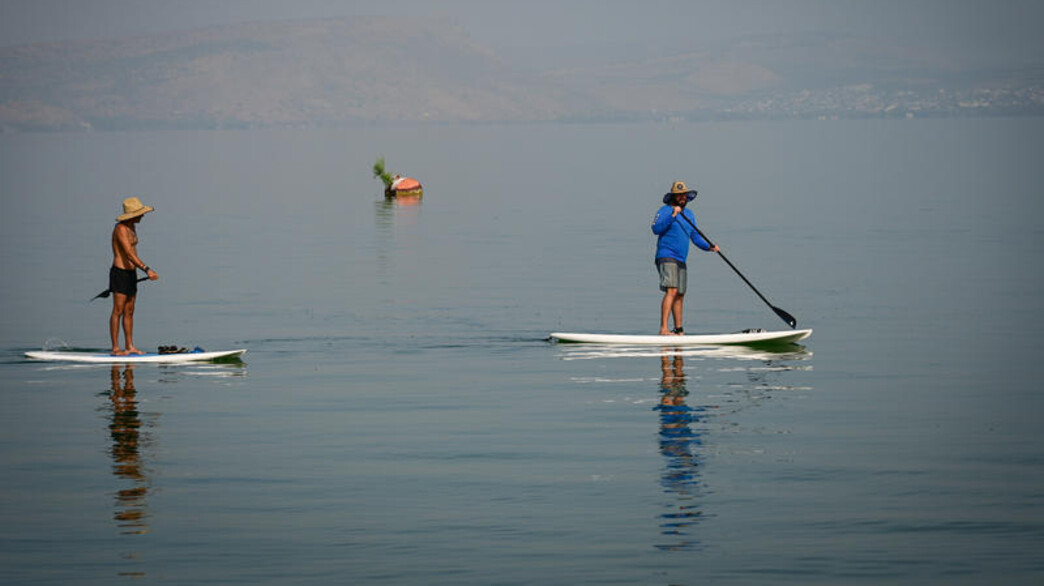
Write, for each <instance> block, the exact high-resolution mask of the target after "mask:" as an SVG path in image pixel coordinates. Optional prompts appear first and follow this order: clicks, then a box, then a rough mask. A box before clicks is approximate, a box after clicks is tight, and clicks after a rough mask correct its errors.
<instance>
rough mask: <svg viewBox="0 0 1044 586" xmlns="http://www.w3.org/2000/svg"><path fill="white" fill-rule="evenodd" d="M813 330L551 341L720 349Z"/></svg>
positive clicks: (780, 340)
mask: <svg viewBox="0 0 1044 586" xmlns="http://www.w3.org/2000/svg"><path fill="white" fill-rule="evenodd" d="M811 335H812V330H784V331H778V332H766V331H746V332H736V333H732V334H691V335H689V334H685V335H681V336H641V335H637V336H633V335H627V334H577V333H568V332H554V333H552V334H551V339H552V340H556V341H558V342H572V343H584V344H630V345H655V346H705V345H711V346H717V345H726V344H785V343H792V342H797V341H799V340H804V339H805V338H807V337H809V336H811Z"/></svg>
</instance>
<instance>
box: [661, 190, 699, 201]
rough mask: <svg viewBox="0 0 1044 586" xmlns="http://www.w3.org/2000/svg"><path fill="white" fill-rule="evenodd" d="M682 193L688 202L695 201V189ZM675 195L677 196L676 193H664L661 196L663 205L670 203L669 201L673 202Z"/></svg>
mask: <svg viewBox="0 0 1044 586" xmlns="http://www.w3.org/2000/svg"><path fill="white" fill-rule="evenodd" d="M682 193H684V194H685V197H686V198H688V200H689V201H692V200H694V199H696V190H695V189H693V190H690V191H683V192H682ZM676 195H678V194H677V193H673V192H672V193H665V194H664V195H663V203H665V204H669V203H671V200H673V199H674V196H676Z"/></svg>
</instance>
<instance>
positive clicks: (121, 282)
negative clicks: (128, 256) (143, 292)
mask: <svg viewBox="0 0 1044 586" xmlns="http://www.w3.org/2000/svg"><path fill="white" fill-rule="evenodd" d="M109 291H112V292H113V293H122V294H124V295H126V296H127V297H134V296H135V295H137V294H138V271H136V270H134V269H118V268H116V267H112V268H111V269H109Z"/></svg>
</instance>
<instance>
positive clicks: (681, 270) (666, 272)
mask: <svg viewBox="0 0 1044 586" xmlns="http://www.w3.org/2000/svg"><path fill="white" fill-rule="evenodd" d="M656 270H657V271H659V273H660V291H666V290H667V289H677V290H678V294H679V295H685V285H686V282H687V281H688V280H689V273H688V272H687V271H686V270H685V265H684V264H682V263H679V262H677V261H671V260H666V261H664V260H657V261H656Z"/></svg>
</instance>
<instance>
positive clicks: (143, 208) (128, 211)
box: [116, 197, 153, 222]
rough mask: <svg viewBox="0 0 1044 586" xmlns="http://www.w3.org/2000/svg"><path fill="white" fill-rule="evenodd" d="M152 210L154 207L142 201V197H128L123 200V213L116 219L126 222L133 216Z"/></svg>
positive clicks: (142, 214)
mask: <svg viewBox="0 0 1044 586" xmlns="http://www.w3.org/2000/svg"><path fill="white" fill-rule="evenodd" d="M151 211H153V208H151V207H149V206H147V205H145V204H143V203H141V200H140V199H138V198H136V197H128V198H127V199H125V200H123V215H121V216H119V217H117V218H116V221H117V222H125V221H127V220H129V219H131V218H137V217H138V216H144V215H145V214H147V213H149V212H151Z"/></svg>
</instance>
